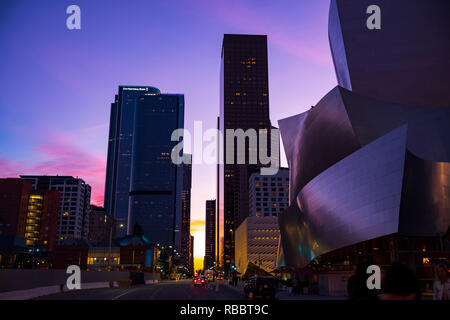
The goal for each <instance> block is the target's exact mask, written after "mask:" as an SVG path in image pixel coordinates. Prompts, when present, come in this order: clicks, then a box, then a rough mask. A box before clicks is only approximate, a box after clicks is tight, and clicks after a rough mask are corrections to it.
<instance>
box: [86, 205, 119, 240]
mask: <svg viewBox="0 0 450 320" xmlns="http://www.w3.org/2000/svg"><path fill="white" fill-rule="evenodd" d="M115 232H116V221H115V219H114V218H113V217H112V216H111V215H110V214H108V213H107V212H106V210H105V208H103V207H98V206H95V205H91V210H90V214H89V233H88V240H89V242H90V243H91V244H93V245H103V246H107V245H108V246H109V243H110V242H112V241H113V239H114V238H115Z"/></svg>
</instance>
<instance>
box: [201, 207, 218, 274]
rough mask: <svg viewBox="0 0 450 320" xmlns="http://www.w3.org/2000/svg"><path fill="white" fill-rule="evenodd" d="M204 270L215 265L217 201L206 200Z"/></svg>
mask: <svg viewBox="0 0 450 320" xmlns="http://www.w3.org/2000/svg"><path fill="white" fill-rule="evenodd" d="M205 220H206V226H205V259H204V262H203V265H204V269H205V270H206V269H208V268H210V267H212V266H213V265H214V263H213V262H214V261H215V254H216V253H215V241H216V231H215V230H216V200H206V217H205Z"/></svg>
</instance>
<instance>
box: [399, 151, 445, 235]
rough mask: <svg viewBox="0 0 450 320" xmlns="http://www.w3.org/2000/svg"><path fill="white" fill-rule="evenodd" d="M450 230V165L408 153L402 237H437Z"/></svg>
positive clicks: (402, 206) (401, 213)
mask: <svg viewBox="0 0 450 320" xmlns="http://www.w3.org/2000/svg"><path fill="white" fill-rule="evenodd" d="M449 226H450V163H448V162H434V161H426V160H423V159H420V158H418V157H416V156H414V155H413V154H411V153H410V152H408V153H407V157H406V165H405V178H404V183H403V198H402V205H401V212H400V230H399V232H400V233H401V234H402V235H413V236H435V235H436V234H437V233H440V234H444V233H445V232H446V231H447V230H448V228H449Z"/></svg>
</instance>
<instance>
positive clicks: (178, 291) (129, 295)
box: [37, 279, 244, 300]
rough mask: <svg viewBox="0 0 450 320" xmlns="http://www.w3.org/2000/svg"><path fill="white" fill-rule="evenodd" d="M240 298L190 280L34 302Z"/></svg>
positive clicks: (62, 295) (61, 295)
mask: <svg viewBox="0 0 450 320" xmlns="http://www.w3.org/2000/svg"><path fill="white" fill-rule="evenodd" d="M242 299H244V296H243V294H240V293H239V292H235V291H233V290H232V289H229V288H228V287H227V286H224V285H223V286H221V287H220V290H219V292H215V287H213V286H211V288H208V287H206V286H205V287H194V286H193V284H192V280H189V279H187V280H180V281H162V282H160V283H158V284H149V285H138V286H132V287H130V288H99V289H87V290H73V291H69V292H64V293H58V294H52V295H48V296H43V297H39V298H37V300H242Z"/></svg>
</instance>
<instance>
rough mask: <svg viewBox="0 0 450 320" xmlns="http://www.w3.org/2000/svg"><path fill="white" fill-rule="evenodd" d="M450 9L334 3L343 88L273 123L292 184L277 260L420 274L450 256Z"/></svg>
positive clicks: (408, 2)
mask: <svg viewBox="0 0 450 320" xmlns="http://www.w3.org/2000/svg"><path fill="white" fill-rule="evenodd" d="M371 5H377V6H378V7H379V9H380V11H379V14H380V19H381V20H380V21H381V24H380V29H370V28H368V26H367V24H366V23H367V19H368V17H369V16H370V14H368V13H367V12H366V10H367V8H368V7H369V6H371ZM405 7H408V10H404V8H405ZM449 12H450V1H448V0H433V1H423V0H396V1H392V0H370V1H367V0H331V5H330V11H329V21H328V22H329V26H328V35H329V42H330V48H331V53H332V57H333V63H334V68H335V73H336V78H337V84H338V85H337V86H336V87H335V88H333V89H331V91H329V92H328V93H327V94H326V95H325V96H324V97H323V98H322V99H320V101H319V102H318V103H317V104H316V105H315V106H314V107H312V108H311V109H310V110H308V111H306V112H304V113H300V114H298V115H295V116H292V117H289V118H286V119H283V120H280V121H279V127H280V131H281V137H282V141H283V145H284V148H285V152H286V158H287V160H288V164H289V168H290V184H291V185H290V207H289V208H288V209H287V210H286V211H284V212H283V213H282V214H280V216H279V225H280V232H281V244H280V250H279V251H280V254H279V265H284V266H286V267H294V268H303V267H305V266H313V265H314V264H316V265H322V266H334V267H336V268H339V267H345V266H348V267H349V268H351V266H353V265H355V264H357V263H359V262H362V261H367V260H368V261H370V262H373V263H376V264H379V265H381V266H387V265H389V264H390V263H392V262H393V261H400V262H403V263H405V264H407V265H409V266H411V267H412V268H414V270H415V271H416V272H418V273H420V274H425V273H426V267H427V265H432V264H433V263H437V262H439V261H442V260H445V259H448V258H449V257H450V255H449V254H448V253H449V242H450V241H449V226H450V88H449V85H450V58H449V57H450V19H449V16H448V14H449ZM349 270H350V269H349Z"/></svg>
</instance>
